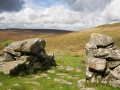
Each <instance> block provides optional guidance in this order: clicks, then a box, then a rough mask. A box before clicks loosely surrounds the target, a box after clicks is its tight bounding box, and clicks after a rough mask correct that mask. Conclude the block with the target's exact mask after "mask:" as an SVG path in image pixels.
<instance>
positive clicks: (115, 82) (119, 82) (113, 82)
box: [109, 80, 120, 88]
mask: <svg viewBox="0 0 120 90" xmlns="http://www.w3.org/2000/svg"><path fill="white" fill-rule="evenodd" d="M109 84H110V86H112V87H119V88H120V80H111V81H109Z"/></svg>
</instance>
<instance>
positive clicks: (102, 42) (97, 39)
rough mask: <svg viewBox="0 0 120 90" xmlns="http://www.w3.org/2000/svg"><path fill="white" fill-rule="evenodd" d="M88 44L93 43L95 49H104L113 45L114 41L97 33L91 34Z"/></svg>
mask: <svg viewBox="0 0 120 90" xmlns="http://www.w3.org/2000/svg"><path fill="white" fill-rule="evenodd" d="M90 42H92V43H94V44H95V45H96V46H97V47H106V46H108V45H113V44H114V40H113V39H112V38H111V37H109V36H107V35H103V34H99V33H93V34H91V39H90Z"/></svg>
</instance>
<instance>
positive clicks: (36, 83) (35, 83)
mask: <svg viewBox="0 0 120 90" xmlns="http://www.w3.org/2000/svg"><path fill="white" fill-rule="evenodd" d="M25 83H28V84H34V85H40V84H39V83H38V82H25Z"/></svg>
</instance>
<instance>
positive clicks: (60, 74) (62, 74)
mask: <svg viewBox="0 0 120 90" xmlns="http://www.w3.org/2000/svg"><path fill="white" fill-rule="evenodd" d="M56 75H58V76H68V74H67V73H57V74H56Z"/></svg>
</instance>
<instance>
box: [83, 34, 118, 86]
mask: <svg viewBox="0 0 120 90" xmlns="http://www.w3.org/2000/svg"><path fill="white" fill-rule="evenodd" d="M85 49H86V65H87V66H86V67H87V68H86V80H90V81H91V82H98V81H100V80H104V81H107V82H110V85H111V86H115V83H117V84H116V86H119V84H118V83H119V80H120V50H117V48H116V47H115V46H114V40H113V39H112V38H111V37H109V36H107V35H103V34H99V33H93V34H91V39H90V42H88V43H87V44H86V46H85Z"/></svg>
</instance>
